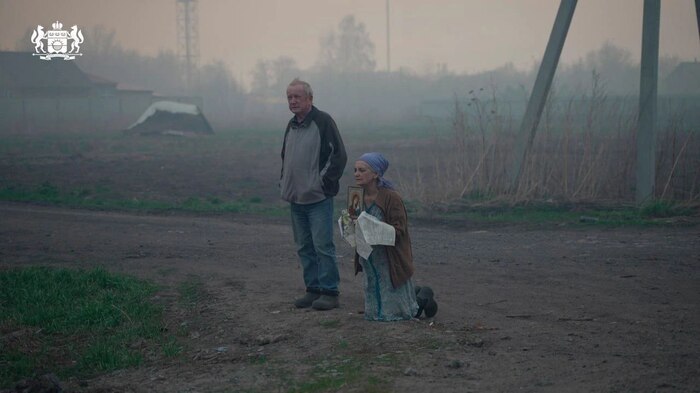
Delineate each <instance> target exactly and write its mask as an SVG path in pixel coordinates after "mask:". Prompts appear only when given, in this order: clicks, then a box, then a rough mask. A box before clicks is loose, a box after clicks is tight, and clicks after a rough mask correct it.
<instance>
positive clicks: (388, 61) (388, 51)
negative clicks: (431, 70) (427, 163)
mask: <svg viewBox="0 0 700 393" xmlns="http://www.w3.org/2000/svg"><path fill="white" fill-rule="evenodd" d="M696 1H700V0H696ZM389 31H390V30H389V0H386V72H387V73H389V72H391V40H390V37H389Z"/></svg>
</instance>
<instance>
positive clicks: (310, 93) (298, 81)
mask: <svg viewBox="0 0 700 393" xmlns="http://www.w3.org/2000/svg"><path fill="white" fill-rule="evenodd" d="M295 85H301V86H302V87H304V93H306V95H307V96H309V97H313V96H314V91H313V90H312V89H311V85H310V84H309V82H306V81H303V80H301V79H299V78H294V80H293V81H291V82H290V83H289V86H295Z"/></svg>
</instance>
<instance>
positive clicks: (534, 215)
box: [407, 201, 693, 227]
mask: <svg viewBox="0 0 700 393" xmlns="http://www.w3.org/2000/svg"><path fill="white" fill-rule="evenodd" d="M407 205H409V204H407ZM411 206H413V209H415V210H416V211H419V212H420V213H416V216H419V217H425V216H431V217H433V218H439V219H443V220H446V221H455V222H458V221H470V222H476V223H486V224H489V223H504V224H505V223H524V224H555V225H574V226H591V225H592V226H606V227H619V226H650V225H673V222H671V221H668V220H667V221H662V220H658V218H659V217H665V218H668V217H678V216H685V215H692V214H693V211H692V209H689V208H681V207H678V206H675V205H668V204H666V203H655V204H652V205H649V206H647V207H642V208H637V207H634V206H592V205H582V204H561V205H557V204H528V205H516V206H513V205H510V204H499V203H474V204H473V205H472V204H471V201H469V202H466V203H461V204H458V205H454V206H450V207H449V208H447V209H443V211H440V212H438V213H430V212H428V213H426V212H425V211H424V210H423V211H422V210H420V209H419V208H417V207H416V205H415V203H414V204H412V205H411Z"/></svg>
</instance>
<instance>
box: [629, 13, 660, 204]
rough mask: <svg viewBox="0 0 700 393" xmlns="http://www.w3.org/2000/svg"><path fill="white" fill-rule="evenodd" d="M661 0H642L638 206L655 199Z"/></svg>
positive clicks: (638, 127)
mask: <svg viewBox="0 0 700 393" xmlns="http://www.w3.org/2000/svg"><path fill="white" fill-rule="evenodd" d="M660 17H661V0H644V16H643V17H642V63H641V72H640V79H639V117H638V118H637V119H638V123H637V188H636V191H635V199H636V202H637V204H638V205H640V204H642V203H644V202H647V201H649V200H652V199H654V185H655V183H656V106H657V103H656V101H657V87H658V79H659V20H660Z"/></svg>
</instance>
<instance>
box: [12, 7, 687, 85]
mask: <svg viewBox="0 0 700 393" xmlns="http://www.w3.org/2000/svg"><path fill="white" fill-rule="evenodd" d="M386 4H387V3H386V2H385V1H371V0H359V1H350V0H343V1H336V2H333V4H329V3H327V2H323V3H321V2H318V1H313V0H302V1H300V2H296V3H294V4H291V3H278V2H276V1H272V0H265V1H256V2H252V1H231V2H212V1H199V2H198V14H199V15H198V16H199V18H198V23H199V52H200V61H199V65H205V64H209V63H212V62H215V61H222V62H223V63H224V64H225V65H226V66H227V68H228V69H229V70H230V72H231V74H232V76H233V77H234V78H235V79H236V80H237V81H238V82H239V83H242V84H243V85H244V86H245V87H246V88H250V82H251V75H252V72H253V69H254V67H255V65H256V63H257V62H258V61H269V60H274V59H276V58H278V57H281V56H286V57H290V58H292V59H293V60H294V61H296V63H297V65H298V66H299V68H301V69H309V68H310V67H313V66H314V65H315V63H316V62H317V60H318V58H319V48H320V40H321V38H322V37H324V36H325V35H327V34H329V33H331V32H334V31H336V30H337V28H338V24H339V23H340V21H341V20H342V18H343V17H345V16H347V15H353V16H354V17H355V21H356V22H357V23H358V24H363V25H364V28H365V31H366V32H367V33H368V35H369V38H370V40H371V42H372V43H373V44H374V60H375V61H376V67H375V69H374V70H375V71H386V69H387V47H386V29H387V26H386ZM389 4H390V22H389V29H390V43H391V46H390V51H391V56H390V62H391V71H397V70H399V69H401V70H402V71H406V72H410V73H414V74H418V75H424V74H430V73H432V72H435V71H436V70H437V69H439V68H440V67H444V68H445V69H446V70H447V71H448V72H452V73H457V74H472V73H477V72H481V71H487V70H491V69H494V68H497V67H500V66H503V65H506V64H513V65H514V66H515V67H516V68H517V69H519V70H527V69H530V68H531V67H532V66H533V65H534V64H537V63H538V62H539V61H540V58H541V56H542V54H543V53H544V48H545V46H546V43H547V39H548V38H549V33H550V31H551V27H552V24H553V21H554V17H555V15H556V11H557V9H558V6H559V1H556V0H547V1H528V2H512V1H490V2H480V1H471V2H457V1H447V0H445V1H439V2H436V3H435V2H434V3H431V4H424V3H422V2H419V1H417V0H406V1H401V2H398V1H392V2H390V3H389ZM642 5H643V2H642V1H636V0H635V1H633V0H626V1H616V2H614V3H606V2H604V1H600V0H596V1H589V2H580V3H579V4H578V5H577V8H576V12H575V14H574V18H573V21H572V24H571V28H570V30H569V34H568V37H567V42H566V45H565V46H564V50H563V53H562V57H561V63H562V64H571V63H574V62H576V61H577V60H579V59H581V58H583V57H584V56H585V55H586V54H587V53H589V52H591V51H595V50H597V49H599V48H601V47H602V46H603V45H604V44H605V43H610V44H612V45H614V46H616V47H620V48H622V49H624V50H626V51H628V52H629V53H630V54H631V60H632V61H634V62H638V61H639V60H638V59H639V56H640V48H641V24H642V23H641V19H642ZM175 15H176V2H175V0H154V1H149V2H147V3H136V2H134V1H123V2H118V3H117V2H111V1H106V0H100V1H85V0H67V1H64V2H61V3H60V4H59V3H55V2H47V1H39V0H30V1H22V2H20V1H13V0H2V1H0V33H1V34H0V49H2V50H15V48H16V47H17V45H18V44H19V43H22V41H23V39H24V37H23V36H24V35H25V34H26V33H27V31H30V30H31V29H33V28H36V26H37V25H39V24H41V25H44V26H50V24H51V23H52V22H53V21H55V20H59V21H61V22H62V23H63V24H64V26H67V25H78V27H79V28H81V29H82V30H83V33H84V34H85V33H86V32H89V31H91V30H92V29H93V28H94V26H103V27H105V28H106V29H107V30H108V31H110V30H113V31H114V33H115V41H116V42H117V43H118V44H119V45H120V46H121V47H122V48H123V49H127V50H134V51H136V52H138V53H139V54H141V55H148V56H155V55H157V54H158V53H160V52H173V53H175V52H176V51H177V36H176V21H175V19H176V18H175ZM90 39H91V37H90V36H89V35H86V37H85V43H84V49H83V53H84V54H85V56H89V54H90ZM27 40H28V38H27ZM659 53H660V55H661V56H671V57H678V58H679V60H681V61H691V60H696V59H697V58H698V57H700V56H698V55H699V54H700V40H699V39H698V28H697V21H696V18H695V13H694V5H693V1H692V0H676V1H672V2H669V1H664V2H662V3H661V32H660V49H659ZM78 63H79V60H78Z"/></svg>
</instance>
